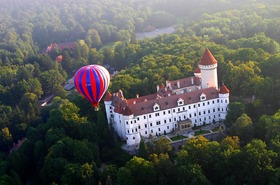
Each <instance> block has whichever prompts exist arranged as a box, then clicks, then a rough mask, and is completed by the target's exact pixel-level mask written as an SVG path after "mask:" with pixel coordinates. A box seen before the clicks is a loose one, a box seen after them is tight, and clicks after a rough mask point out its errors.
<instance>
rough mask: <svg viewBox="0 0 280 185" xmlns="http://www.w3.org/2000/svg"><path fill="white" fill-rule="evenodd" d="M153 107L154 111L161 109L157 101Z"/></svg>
mask: <svg viewBox="0 0 280 185" xmlns="http://www.w3.org/2000/svg"><path fill="white" fill-rule="evenodd" d="M153 108H154V111H158V110H159V104H157V103H156V104H155V105H154V107H153Z"/></svg>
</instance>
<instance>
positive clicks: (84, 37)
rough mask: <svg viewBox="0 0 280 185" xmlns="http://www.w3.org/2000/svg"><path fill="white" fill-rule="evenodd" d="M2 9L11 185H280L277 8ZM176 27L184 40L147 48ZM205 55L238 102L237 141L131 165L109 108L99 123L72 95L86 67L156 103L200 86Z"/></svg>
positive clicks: (32, 5)
mask: <svg viewBox="0 0 280 185" xmlns="http://www.w3.org/2000/svg"><path fill="white" fill-rule="evenodd" d="M0 4H1V6H0V65H1V67H0V151H1V154H0V169H1V170H0V184H3V185H6V184H7V185H8V184H14V185H20V184H36V185H38V184H43V185H44V184H46V185H47V184H48V185H49V184H52V185H55V184H68V185H70V184H73V185H74V184H88V185H89V184H91V185H92V184H103V185H109V184H120V185H132V184H133V185H137V184H139V185H140V184H151V185H156V184H158V185H168V184H170V185H171V184H178V185H185V184H197V185H198V184H272V185H273V184H275V185H276V184H279V182H280V99H279V93H280V76H279V74H280V73H279V71H280V45H279V44H280V2H279V1H278V0H200V1H191V0H164V1H162V0H104V1H97V0H79V1H77V0H44V1H41V0H21V1H18V0H0ZM169 26H174V28H175V32H174V33H172V34H164V35H159V36H157V37H155V38H149V39H142V40H136V33H139V32H143V31H144V30H147V28H153V29H161V28H164V27H169ZM51 44H53V45H52V47H49V48H48V46H51ZM63 44H64V45H63ZM62 46H63V47H62ZM50 48H51V49H50ZM205 48H209V50H211V52H212V53H213V55H214V56H215V58H216V59H217V61H218V62H219V67H218V76H219V83H225V84H226V85H227V87H228V88H229V89H230V91H231V103H230V104H229V112H228V115H227V119H226V120H225V125H226V126H227V128H228V129H227V134H228V135H227V137H225V138H221V139H220V140H219V141H208V140H207V139H205V138H204V137H203V136H199V137H196V138H192V139H190V140H188V141H187V144H186V145H185V146H184V147H183V149H182V150H181V151H180V152H178V153H175V152H174V151H172V148H171V146H170V143H169V142H168V141H166V140H164V139H159V140H158V141H153V143H150V144H148V143H144V142H142V143H141V144H140V148H139V153H138V155H137V156H130V155H129V154H127V153H126V152H124V151H123V150H122V149H121V145H122V142H121V141H120V140H119V139H118V137H117V135H116V134H115V133H114V131H113V130H112V128H111V127H110V126H108V125H107V121H106V118H105V111H104V107H102V103H101V107H100V110H99V111H98V112H95V111H94V108H93V107H92V106H91V105H90V103H89V102H87V101H86V100H85V99H84V98H83V97H81V96H80V95H78V93H77V92H76V91H75V90H73V91H71V92H70V93H69V92H67V91H66V90H65V89H64V88H63V86H64V85H65V82H66V81H67V80H68V79H70V78H72V77H73V75H74V73H75V71H76V70H77V69H79V68H80V67H82V66H84V65H89V64H101V65H105V66H110V68H111V69H112V70H116V71H119V73H118V75H117V76H115V77H114V78H113V79H112V81H111V85H110V87H109V89H110V91H111V92H115V91H118V90H119V89H122V90H123V93H124V94H125V96H126V97H128V98H130V97H135V95H136V94H140V95H147V94H149V93H154V92H155V91H156V88H155V87H156V85H158V84H161V83H164V82H165V80H174V79H179V78H183V77H187V76H190V75H192V74H193V70H194V68H195V67H196V66H197V63H198V61H199V60H200V57H201V55H202V53H203V51H204V50H205ZM60 55H61V58H60V59H61V61H59V62H57V61H58V60H57V57H58V56H60ZM50 96H54V98H53V100H52V103H51V104H50V105H48V106H45V107H41V106H40V104H41V100H42V99H45V98H47V97H50ZM14 143H18V145H15V144H14ZM101 167H102V168H101Z"/></svg>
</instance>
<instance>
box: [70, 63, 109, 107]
mask: <svg viewBox="0 0 280 185" xmlns="http://www.w3.org/2000/svg"><path fill="white" fill-rule="evenodd" d="M74 84H75V87H76V89H77V90H78V91H79V93H80V94H81V95H82V96H84V97H85V98H86V99H87V100H88V101H90V102H91V104H92V105H93V106H94V107H95V109H97V110H98V103H99V101H100V100H101V98H102V97H103V95H104V94H105V92H106V90H107V89H108V87H109V84H110V74H109V72H108V71H107V69H105V68H104V67H102V66H100V65H88V66H84V67H82V68H80V69H79V70H78V71H77V72H76V73H75V76H74Z"/></svg>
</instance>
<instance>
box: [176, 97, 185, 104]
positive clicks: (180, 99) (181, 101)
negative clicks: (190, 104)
mask: <svg viewBox="0 0 280 185" xmlns="http://www.w3.org/2000/svg"><path fill="white" fill-rule="evenodd" d="M177 104H178V106H180V105H184V100H183V99H182V98H179V100H178V101H177Z"/></svg>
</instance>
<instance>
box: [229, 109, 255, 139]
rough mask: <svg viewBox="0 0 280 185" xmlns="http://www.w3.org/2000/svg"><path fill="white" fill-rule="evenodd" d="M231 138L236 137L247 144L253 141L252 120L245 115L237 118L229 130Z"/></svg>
mask: <svg viewBox="0 0 280 185" xmlns="http://www.w3.org/2000/svg"><path fill="white" fill-rule="evenodd" d="M229 133H230V135H232V136H238V137H239V138H240V140H241V142H242V144H243V143H248V142H249V141H251V140H252V139H253V136H254V128H253V123H252V120H251V118H250V117H249V116H247V114H242V115H241V116H240V117H238V118H237V120H236V122H235V123H233V124H232V126H231V127H230V129H229Z"/></svg>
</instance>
